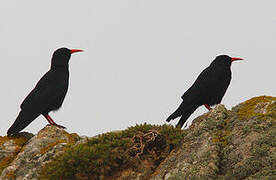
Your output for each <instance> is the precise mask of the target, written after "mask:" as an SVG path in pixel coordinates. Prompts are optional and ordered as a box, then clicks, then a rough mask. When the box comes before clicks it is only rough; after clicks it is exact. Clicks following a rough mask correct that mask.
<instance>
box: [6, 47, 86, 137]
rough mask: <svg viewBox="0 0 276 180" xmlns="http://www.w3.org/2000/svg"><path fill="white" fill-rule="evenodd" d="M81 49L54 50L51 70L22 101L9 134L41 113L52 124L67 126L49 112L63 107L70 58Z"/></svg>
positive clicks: (18, 130) (23, 126)
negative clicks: (57, 120)
mask: <svg viewBox="0 0 276 180" xmlns="http://www.w3.org/2000/svg"><path fill="white" fill-rule="evenodd" d="M79 51H82V50H78V49H71V50H70V49H67V48H60V49H58V50H56V51H55V52H54V54H53V56H52V62H51V68H50V70H49V71H48V72H47V73H46V74H45V75H44V76H43V77H42V78H41V79H40V80H39V81H38V83H37V84H36V86H35V88H34V89H33V90H32V91H31V92H30V93H29V95H28V96H27V97H26V98H25V99H24V101H23V102H22V104H21V106H20V108H21V111H20V112H19V115H18V117H17V118H16V120H15V122H14V123H13V124H12V126H11V127H10V128H9V129H8V131H7V134H8V135H12V134H16V133H18V132H20V131H21V130H23V129H24V128H25V127H27V126H28V125H29V124H30V123H31V122H32V121H33V120H35V119H36V118H37V117H38V116H39V115H41V114H42V115H43V116H44V117H45V118H46V119H47V121H48V122H49V123H50V124H51V125H56V126H58V127H61V128H65V127H63V126H61V125H58V124H56V123H55V122H54V121H53V119H52V118H51V117H50V116H49V114H48V113H49V112H50V111H53V110H57V109H59V108H60V107H61V105H62V103H63V100H64V98H65V96H66V93H67V90H68V83H69V68H68V66H69V64H68V63H69V59H70V57H71V54H72V53H75V52H79Z"/></svg>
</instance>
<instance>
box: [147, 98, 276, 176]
mask: <svg viewBox="0 0 276 180" xmlns="http://www.w3.org/2000/svg"><path fill="white" fill-rule="evenodd" d="M151 179H152V180H159V179H160V180H161V179H171V180H173V179H276V98H273V97H266V96H262V97H256V98H252V99H250V100H248V101H246V102H244V103H241V104H240V105H238V106H236V107H234V108H233V109H232V111H229V110H227V109H226V108H225V107H224V106H223V105H217V106H216V108H214V109H213V110H211V111H210V112H209V113H206V114H204V115H202V116H200V117H198V118H196V119H195V120H194V121H193V124H192V126H191V127H190V128H189V130H188V134H187V135H186V136H185V137H184V139H183V141H182V142H181V145H180V147H179V148H178V149H176V150H174V151H173V152H172V153H171V154H170V155H169V157H168V158H166V160H165V161H163V162H162V163H161V165H160V166H159V168H158V169H157V170H156V171H155V173H154V174H153V176H152V178H151Z"/></svg>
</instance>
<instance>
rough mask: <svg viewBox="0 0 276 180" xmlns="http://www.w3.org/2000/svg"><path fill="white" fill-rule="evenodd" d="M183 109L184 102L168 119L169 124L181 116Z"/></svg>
mask: <svg viewBox="0 0 276 180" xmlns="http://www.w3.org/2000/svg"><path fill="white" fill-rule="evenodd" d="M182 109H183V102H182V103H181V104H180V106H179V107H178V108H177V109H176V110H175V111H174V112H173V113H172V114H171V115H170V116H169V117H168V118H167V119H166V121H167V122H170V121H171V120H174V119H175V118H177V117H179V116H181V114H182V113H181V111H182Z"/></svg>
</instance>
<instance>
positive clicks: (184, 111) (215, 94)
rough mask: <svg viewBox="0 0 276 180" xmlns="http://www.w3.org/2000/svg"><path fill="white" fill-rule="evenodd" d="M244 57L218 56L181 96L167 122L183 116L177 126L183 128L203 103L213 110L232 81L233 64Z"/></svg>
mask: <svg viewBox="0 0 276 180" xmlns="http://www.w3.org/2000/svg"><path fill="white" fill-rule="evenodd" d="M237 60H243V59H242V58H236V57H232V58H231V57H229V56H227V55H220V56H217V57H216V59H215V60H214V61H213V62H212V63H211V64H210V66H209V67H207V68H206V69H204V70H203V71H202V72H201V73H200V75H199V76H198V78H197V79H196V81H195V82H194V84H193V85H192V86H191V87H190V88H189V89H188V90H187V91H186V92H185V93H184V94H183V96H182V97H181V98H182V99H183V102H182V103H181V104H180V106H179V107H178V108H177V109H176V111H175V112H174V113H172V114H171V115H170V116H169V117H168V118H167V120H166V121H167V122H170V121H171V120H173V119H175V118H177V117H179V116H181V118H180V120H179V122H178V123H177V125H176V127H179V128H181V127H182V126H183V125H184V123H185V122H186V120H187V119H188V118H189V117H190V115H191V114H192V113H193V112H194V111H195V110H196V109H197V108H198V107H199V106H201V105H204V106H205V107H206V108H207V109H208V110H211V107H210V106H212V105H215V104H219V103H220V102H221V100H222V97H223V96H224V94H225V92H226V90H227V88H228V86H229V83H230V81H231V69H230V67H231V64H232V62H233V61H237Z"/></svg>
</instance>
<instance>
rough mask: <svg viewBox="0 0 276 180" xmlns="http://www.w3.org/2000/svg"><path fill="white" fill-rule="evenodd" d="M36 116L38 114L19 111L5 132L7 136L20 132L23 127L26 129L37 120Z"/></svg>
mask: <svg viewBox="0 0 276 180" xmlns="http://www.w3.org/2000/svg"><path fill="white" fill-rule="evenodd" d="M38 116H39V114H34V113H32V112H27V111H23V110H22V111H20V113H19V115H18V116H17V118H16V120H15V121H14V123H13V124H12V126H11V127H10V128H9V129H8V131H7V134H8V136H10V135H12V134H16V133H18V132H20V131H21V130H23V129H24V128H25V127H27V126H28V125H29V124H30V123H31V122H32V121H33V120H35V118H37V117H38Z"/></svg>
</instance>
